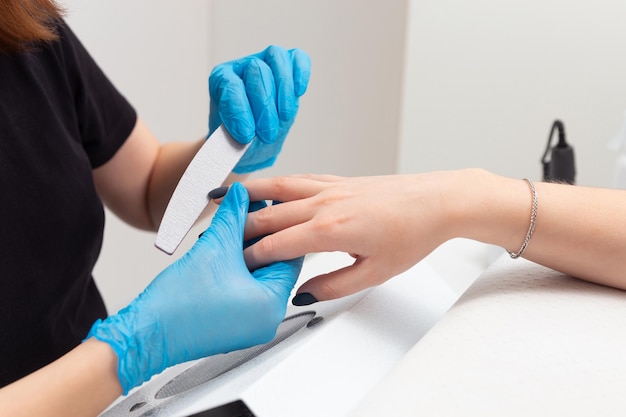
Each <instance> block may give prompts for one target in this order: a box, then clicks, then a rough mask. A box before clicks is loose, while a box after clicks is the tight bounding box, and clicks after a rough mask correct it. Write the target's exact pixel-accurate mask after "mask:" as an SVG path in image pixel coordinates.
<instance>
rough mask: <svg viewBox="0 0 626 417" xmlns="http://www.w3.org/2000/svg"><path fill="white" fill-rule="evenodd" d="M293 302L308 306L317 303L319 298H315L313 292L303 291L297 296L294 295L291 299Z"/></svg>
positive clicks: (296, 304)
mask: <svg viewBox="0 0 626 417" xmlns="http://www.w3.org/2000/svg"><path fill="white" fill-rule="evenodd" d="M291 303H292V304H293V305H294V306H308V305H311V304H313V303H317V298H315V297H314V296H313V294H311V293H308V292H302V293H300V294H296V296H295V297H293V300H291Z"/></svg>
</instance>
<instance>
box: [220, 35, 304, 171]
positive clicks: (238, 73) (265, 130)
mask: <svg viewBox="0 0 626 417" xmlns="http://www.w3.org/2000/svg"><path fill="white" fill-rule="evenodd" d="M310 76H311V60H310V58H309V56H308V55H307V54H306V53H305V52H304V51H302V50H301V49H290V50H286V49H284V48H282V47H279V46H270V47H268V48H267V49H265V50H264V51H262V52H259V53H257V54H253V55H249V56H246V57H244V58H240V59H236V60H233V61H229V62H226V63H224V64H221V65H218V66H216V67H215V69H214V70H213V71H212V72H211V76H210V77H209V93H210V96H211V109H210V113H209V136H210V135H211V134H212V133H213V132H214V131H215V129H217V128H218V126H219V125H220V124H224V126H225V127H226V130H228V132H230V134H231V135H232V136H233V138H235V140H237V141H238V142H240V143H242V144H247V143H250V142H251V141H252V144H251V146H250V148H249V149H248V151H247V152H246V154H245V155H244V157H243V158H242V159H241V161H240V162H239V163H238V164H237V166H236V167H235V169H234V172H235V173H238V174H245V173H249V172H253V171H257V170H259V169H263V168H267V167H269V166H271V165H272V164H273V163H274V161H275V160H276V157H277V156H278V154H279V152H280V150H281V148H282V145H283V142H284V140H285V137H286V136H287V133H288V132H289V129H290V128H291V126H292V124H293V122H294V120H295V117H296V114H297V113H298V108H299V105H300V104H299V100H300V96H302V95H303V94H304V93H305V92H306V89H307V86H308V83H309V78H310ZM255 138H256V139H255Z"/></svg>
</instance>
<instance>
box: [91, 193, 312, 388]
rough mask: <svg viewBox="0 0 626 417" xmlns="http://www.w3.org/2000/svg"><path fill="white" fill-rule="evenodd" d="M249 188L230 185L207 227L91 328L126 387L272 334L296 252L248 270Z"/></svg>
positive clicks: (296, 265) (297, 264)
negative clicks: (130, 297)
mask: <svg viewBox="0 0 626 417" xmlns="http://www.w3.org/2000/svg"><path fill="white" fill-rule="evenodd" d="M248 207H249V199H248V193H247V191H246V189H245V188H244V187H243V186H242V185H241V184H238V183H235V184H233V185H232V186H231V188H230V190H229V192H228V194H227V195H226V197H225V199H224V201H223V202H222V203H221V205H220V208H219V210H218V212H217V213H216V215H215V217H214V218H213V221H212V223H211V226H210V227H209V228H208V229H207V230H206V231H205V232H204V233H203V234H202V236H201V237H200V238H199V240H198V241H197V242H196V244H195V245H194V246H193V247H192V248H191V249H190V250H189V252H187V253H186V254H185V255H183V256H182V257H181V258H180V259H179V260H177V261H176V262H174V263H173V264H172V265H170V266H169V267H168V268H167V269H165V270H164V271H163V272H161V273H160V274H159V275H158V276H157V277H156V278H155V279H154V280H153V281H152V283H151V284H150V285H149V286H148V287H147V288H146V289H145V290H144V291H143V292H142V293H141V294H140V295H139V296H138V297H137V298H136V299H135V300H134V301H133V302H132V303H131V304H130V305H129V306H127V307H126V308H124V309H122V310H121V311H120V312H119V313H117V314H116V315H113V316H110V317H108V318H107V319H106V320H104V321H101V320H98V321H97V322H96V323H95V324H94V325H93V327H92V329H91V331H90V332H89V335H88V336H87V338H89V337H95V338H97V339H99V340H101V341H104V342H106V343H108V344H109V345H111V347H112V348H113V350H114V351H115V353H116V354H117V356H118V358H119V363H118V375H119V378H120V383H121V385H122V388H123V389H124V393H125V394H126V393H128V391H129V390H130V389H132V388H133V387H135V386H138V385H140V384H141V383H143V382H144V381H147V380H148V379H150V378H151V377H152V376H153V375H155V374H158V373H160V372H161V371H163V370H164V369H165V368H167V367H168V366H172V365H175V364H177V363H181V362H186V361H189V360H194V359H199V358H202V357H205V356H208V355H213V354H218V353H226V352H230V351H233V350H237V349H242V348H246V347H250V346H253V345H257V344H261V343H266V342H269V341H270V340H272V338H273V337H274V335H275V334H276V329H277V327H278V325H279V324H280V322H281V321H282V320H283V318H284V315H285V312H286V308H287V307H286V306H287V301H288V298H289V295H290V293H291V291H292V289H293V286H294V284H295V282H296V280H297V278H298V274H299V272H300V268H301V266H302V258H298V259H295V260H290V261H284V262H275V263H273V264H270V265H268V266H266V267H263V268H259V269H257V270H256V271H254V272H252V273H251V272H249V271H248V268H247V266H246V264H245V262H244V258H243V251H242V248H243V244H244V242H243V233H244V226H245V222H246V216H247V212H248Z"/></svg>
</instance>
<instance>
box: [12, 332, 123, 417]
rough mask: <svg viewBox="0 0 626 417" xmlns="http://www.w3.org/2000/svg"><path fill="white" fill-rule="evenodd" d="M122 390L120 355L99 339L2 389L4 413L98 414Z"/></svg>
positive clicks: (46, 416) (46, 415) (70, 416)
mask: <svg viewBox="0 0 626 417" xmlns="http://www.w3.org/2000/svg"><path fill="white" fill-rule="evenodd" d="M121 394H122V386H121V385H120V382H119V380H118V377H117V356H116V355H115V353H114V351H113V350H112V349H111V347H110V346H109V345H108V344H106V343H104V342H100V341H98V340H95V339H90V340H88V341H86V342H85V343H83V344H81V345H80V346H78V347H77V348H75V349H74V350H72V351H71V352H69V353H68V354H66V355H65V356H63V357H61V358H60V359H58V360H57V361H55V362H53V363H51V364H50V365H48V366H46V367H44V368H41V369H39V370H38V371H36V372H35V373H33V374H31V375H28V376H27V377H25V378H22V379H21V380H19V381H17V382H14V383H13V384H11V385H8V386H6V387H4V388H2V389H0V415H2V416H12V417H22V416H24V417H32V416H38V417H60V416H66V417H73V416H76V417H79V416H80V417H89V416H97V415H98V414H100V413H101V412H102V410H104V409H105V408H106V407H107V406H108V405H109V404H110V403H111V402H113V400H115V399H116V398H117V397H119V396H120V395H121Z"/></svg>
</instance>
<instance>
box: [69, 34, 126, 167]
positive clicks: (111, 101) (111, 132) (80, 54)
mask: <svg viewBox="0 0 626 417" xmlns="http://www.w3.org/2000/svg"><path fill="white" fill-rule="evenodd" d="M58 30H59V36H60V41H61V42H60V43H61V46H62V48H63V55H64V61H65V66H66V71H67V75H68V78H69V82H70V84H71V86H72V90H73V94H74V102H75V107H76V114H77V119H78V124H79V130H80V135H81V140H82V143H83V147H84V149H85V152H86V153H87V155H88V157H89V161H90V163H91V166H92V167H93V168H97V167H99V166H100V165H103V164H104V163H106V162H107V161H108V160H109V159H111V158H112V157H113V155H115V153H116V152H117V150H118V149H119V148H120V147H121V146H122V145H123V144H124V142H125V141H126V139H127V138H128V137H129V136H130V133H131V132H132V130H133V128H134V127H135V124H136V121H137V114H136V112H135V110H134V108H133V107H132V106H131V104H130V103H129V102H128V100H126V98H125V97H124V96H123V95H122V94H120V92H119V91H118V90H117V89H116V88H115V86H114V85H113V84H112V83H111V81H110V80H109V79H108V78H107V76H106V75H105V74H104V73H103V71H102V70H101V69H100V67H99V66H98V65H97V64H96V62H95V61H94V59H93V58H92V57H91V56H90V54H89V53H88V52H87V50H86V49H85V48H84V46H83V45H82V43H81V42H80V41H79V39H78V38H77V37H76V35H75V34H74V33H73V32H72V30H71V29H70V28H69V26H68V25H67V24H66V23H65V22H62V23H61V25H60V26H59V29H58Z"/></svg>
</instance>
